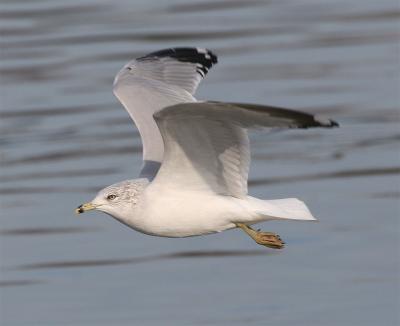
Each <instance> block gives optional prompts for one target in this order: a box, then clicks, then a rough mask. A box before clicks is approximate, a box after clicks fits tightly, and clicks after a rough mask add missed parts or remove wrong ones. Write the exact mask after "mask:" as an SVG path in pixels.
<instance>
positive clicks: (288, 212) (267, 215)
mask: <svg viewBox="0 0 400 326" xmlns="http://www.w3.org/2000/svg"><path fill="white" fill-rule="evenodd" d="M250 198H251V202H252V204H253V207H254V208H255V210H256V212H257V214H258V215H259V216H260V218H261V220H262V221H268V220H281V219H283V220H299V221H316V220H317V219H316V218H315V217H314V216H313V215H312V214H311V212H310V210H309V209H308V207H307V206H306V204H304V203H303V202H302V201H301V200H299V199H297V198H286V199H275V200H260V199H257V198H253V197H250Z"/></svg>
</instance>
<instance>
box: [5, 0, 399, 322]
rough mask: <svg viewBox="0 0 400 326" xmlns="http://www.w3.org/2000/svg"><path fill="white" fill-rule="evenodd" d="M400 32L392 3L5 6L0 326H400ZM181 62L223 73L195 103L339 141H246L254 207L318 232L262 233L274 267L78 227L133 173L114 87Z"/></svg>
mask: <svg viewBox="0 0 400 326" xmlns="http://www.w3.org/2000/svg"><path fill="white" fill-rule="evenodd" d="M399 17H400V8H399V3H398V1H397V0H384V1H373V0H365V1H358V0H350V1H347V0H346V1H344V0H339V1H331V2H321V1H313V0H302V1H297V0H282V1H263V0H254V1H253V0H250V1H237V0H226V1H223V0H218V1H208V0H204V1H197V0H196V1H190V2H183V1H181V0H172V1H168V2H167V1H164V2H148V1H144V0H136V1H128V0H116V1H113V2H112V3H111V2H109V1H105V0H96V1H94V0H83V1H82V0H80V1H78V0H72V1H68V2H65V1H48V0H38V1H29V2H27V1H21V0H16V1H15V0H13V1H2V3H1V4H0V18H1V21H0V34H1V38H0V48H1V51H0V57H1V64H0V84H1V87H0V92H1V93H0V96H1V103H0V104H1V111H0V132H1V137H0V161H1V173H0V204H1V214H0V244H1V246H0V253H1V269H0V289H1V293H0V296H1V300H0V302H1V303H0V323H1V324H2V325H3V324H4V325H61V324H68V325H160V324H162V325H181V324H182V325H204V324H208V325H232V324H254V325H279V326H280V325H300V326H301V325H307V326H308V325H332V326H333V325H335V326H336V325H355V326H357V325H363V326H365V325H383V324H384V325H397V324H398V323H399V316H398V313H397V307H398V306H399V304H400V289H399V280H398V275H399V272H400V268H399V258H398V257H399V236H398V230H399V219H398V218H399V216H400V204H399V193H400V180H399V173H400V148H399V131H398V130H399V122H400V111H399V103H400V93H399V91H398V90H399V86H400V77H399V74H400V72H399V57H400V47H399V31H400V24H399ZM171 46H202V47H207V48H210V49H212V50H213V51H215V52H216V53H217V54H218V55H219V64H218V65H217V66H216V67H215V68H213V71H212V72H210V74H209V75H208V76H207V79H206V81H205V82H204V83H203V84H202V85H201V87H200V89H199V91H198V97H199V98H204V99H214V100H228V101H231V102H253V103H265V104H270V105H276V106H283V107H292V108H298V109H302V110H306V111H308V112H312V113H318V114H324V115H327V116H329V117H331V118H334V119H335V120H337V121H339V122H340V125H341V128H338V129H335V130H330V131H326V130H322V131H321V130H308V131H290V132H289V131H288V132H279V133H275V134H272V135H269V136H268V137H267V136H266V135H265V134H262V133H260V134H258V133H257V134H254V135H253V136H252V144H253V164H252V170H251V178H250V186H251V187H250V193H251V194H252V195H255V196H257V197H260V198H283V197H299V198H301V199H303V200H305V201H306V202H307V203H308V204H309V206H310V208H311V210H312V211H313V213H314V215H316V216H317V217H318V218H319V220H320V223H312V224H307V223H289V222H287V223H284V222H282V223H270V224H268V225H267V224H265V225H263V228H265V229H268V230H271V231H275V232H278V233H279V234H280V235H281V236H282V237H283V238H284V239H285V241H286V243H287V248H285V250H283V251H279V254H273V252H271V251H268V250H262V249H260V248H257V247H256V246H255V245H254V243H252V242H251V241H250V240H249V239H248V238H247V237H245V236H244V235H243V234H241V233H240V232H236V231H231V232H225V233H222V234H217V235H211V236H206V237H202V238H187V239H162V238H155V237H149V236H143V235H141V234H138V233H136V232H134V231H132V230H129V229H128V228H126V227H124V226H121V225H120V224H118V223H117V222H116V221H113V220H112V219H110V218H109V217H107V216H104V215H101V214H99V213H98V214H88V215H87V216H85V217H76V216H74V214H73V209H74V208H75V207H76V206H77V205H78V204H81V203H82V202H83V201H86V200H88V199H90V198H91V197H92V196H94V195H95V193H96V192H97V190H98V189H100V188H102V187H103V186H106V185H108V184H111V183H113V182H116V181H120V180H123V179H127V178H131V177H133V176H134V175H136V174H137V173H138V171H139V169H140V166H141V146H140V138H139V135H138V133H137V131H136V129H135V127H134V126H133V124H132V123H131V121H130V120H129V117H128V115H127V113H126V112H125V111H124V110H123V108H122V106H121V105H120V104H119V103H118V101H117V100H116V99H115V98H114V96H113V94H112V91H111V85H112V81H113V78H114V75H115V73H116V72H117V71H118V70H119V69H120V67H121V66H122V65H123V64H124V63H125V62H127V61H128V60H130V59H131V58H133V57H137V56H140V55H143V54H145V53H147V52H150V51H153V50H157V49H162V48H165V47H171ZM200 258H201V259H200ZM88 267H90V268H88ZM21 311H23V312H24V313H23V314H22V313H21Z"/></svg>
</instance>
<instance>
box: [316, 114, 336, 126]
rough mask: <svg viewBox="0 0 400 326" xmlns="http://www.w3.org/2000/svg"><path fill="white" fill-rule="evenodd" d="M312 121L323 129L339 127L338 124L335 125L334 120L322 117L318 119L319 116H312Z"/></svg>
mask: <svg viewBox="0 0 400 326" xmlns="http://www.w3.org/2000/svg"><path fill="white" fill-rule="evenodd" d="M314 121H315V122H316V123H317V125H318V126H320V127H325V128H337V127H339V123H337V122H336V121H335V120H332V119H327V118H323V117H320V116H314Z"/></svg>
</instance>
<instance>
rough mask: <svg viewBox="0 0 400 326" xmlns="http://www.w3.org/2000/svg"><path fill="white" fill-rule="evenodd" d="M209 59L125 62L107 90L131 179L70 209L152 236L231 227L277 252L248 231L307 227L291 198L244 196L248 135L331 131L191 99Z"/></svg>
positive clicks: (302, 209)
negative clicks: (136, 144)
mask: <svg viewBox="0 0 400 326" xmlns="http://www.w3.org/2000/svg"><path fill="white" fill-rule="evenodd" d="M216 63H217V56H216V55H215V54H214V53H213V52H211V51H210V50H207V49H202V48H170V49H165V50H160V51H157V52H153V53H150V54H147V55H145V56H143V57H140V58H137V59H135V60H132V61H130V62H128V63H127V64H126V65H125V66H124V67H123V68H122V69H121V70H120V71H119V72H118V74H117V75H116V77H115V80H114V84H113V91H114V94H115V95H116V97H117V98H118V99H119V101H120V102H121V103H122V105H123V106H124V107H125V109H126V110H127V111H128V113H129V115H130V117H131V118H132V120H133V121H134V123H135V124H136V127H137V128H138V130H139V133H140V136H141V140H142V145H143V166H142V169H141V172H140V175H139V178H137V179H133V180H125V181H122V182H118V183H116V184H113V185H111V186H108V187H106V188H104V189H102V190H100V191H99V192H98V194H97V195H96V197H95V198H94V199H93V200H92V201H90V202H88V203H85V204H83V205H80V206H79V207H78V208H77V209H76V213H77V214H80V213H83V212H86V211H90V210H98V211H101V212H104V213H106V214H108V215H110V216H112V217H113V218H115V219H116V220H118V221H119V222H121V223H123V224H125V225H126V226H128V227H130V228H132V229H134V230H136V231H139V232H142V233H144V234H148V235H152V236H160V237H172V238H180V237H191V236H200V235H206V234H211V233H217V232H222V231H225V230H229V229H234V228H239V229H241V230H243V231H244V232H245V233H246V234H248V235H249V236H250V237H251V238H252V239H253V240H254V241H255V242H256V243H257V244H260V245H263V246H266V247H269V248H274V249H281V248H283V247H284V244H285V243H284V242H283V241H282V239H281V238H280V236H279V235H278V234H275V233H273V232H264V231H261V230H255V229H253V228H252V227H251V226H252V225H253V224H256V223H259V222H264V221H270V220H302V221H314V220H316V219H315V218H314V217H313V215H312V214H311V213H310V211H309V209H308V208H307V206H306V205H305V204H304V203H303V202H302V201H300V200H299V199H296V198H287V199H275V200H263V199H258V198H255V197H252V196H249V195H248V189H247V180H248V174H249V166H250V144H249V138H248V129H254V128H258V129H259V128H262V129H265V130H266V131H267V132H268V131H269V132H271V131H273V130H276V129H285V128H312V127H325V128H331V127H336V126H338V124H337V123H336V122H335V121H333V120H329V119H322V118H318V117H316V116H313V115H311V114H308V113H303V112H298V111H294V110H289V109H283V108H278V107H272V106H264V105H256V104H243V103H226V102H216V101H198V100H196V99H195V98H194V96H193V95H194V93H195V91H196V89H197V87H198V86H199V83H200V82H201V80H202V79H203V78H204V77H205V76H206V74H207V73H208V71H209V70H210V69H211V68H212V66H213V65H215V64H216Z"/></svg>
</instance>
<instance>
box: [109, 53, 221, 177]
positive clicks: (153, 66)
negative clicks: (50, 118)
mask: <svg viewBox="0 0 400 326" xmlns="http://www.w3.org/2000/svg"><path fill="white" fill-rule="evenodd" d="M215 63H217V57H216V56H215V55H214V54H213V53H212V52H211V51H209V50H206V49H200V48H174V49H166V50H161V51H158V52H153V53H150V54H147V55H145V56H143V57H141V58H138V59H136V60H132V61H130V62H129V63H127V64H126V65H125V66H124V67H123V68H122V69H121V70H120V71H119V73H118V74H117V76H116V77H115V80H114V94H115V95H116V97H117V98H118V99H119V100H120V102H121V103H122V104H123V105H124V107H125V109H126V110H127V111H128V113H129V115H130V116H131V118H132V120H133V121H134V122H135V124H136V126H137V128H138V130H139V132H140V136H141V139H142V144H143V161H144V167H143V169H142V172H141V176H143V177H148V178H150V179H152V178H153V177H154V175H155V174H156V172H157V170H158V167H159V165H160V163H161V161H162V158H163V153H164V147H163V141H162V138H161V135H160V132H159V130H158V127H157V125H156V123H155V121H154V119H153V114H154V113H156V112H158V111H160V110H161V109H163V108H165V107H167V106H171V105H174V104H177V103H182V102H196V99H195V98H194V97H193V94H194V92H195V90H196V88H197V86H198V85H199V83H200V81H201V80H202V79H203V78H204V76H205V75H206V74H207V72H208V70H209V69H210V68H211V67H212V66H213V65H214V64H215Z"/></svg>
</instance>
